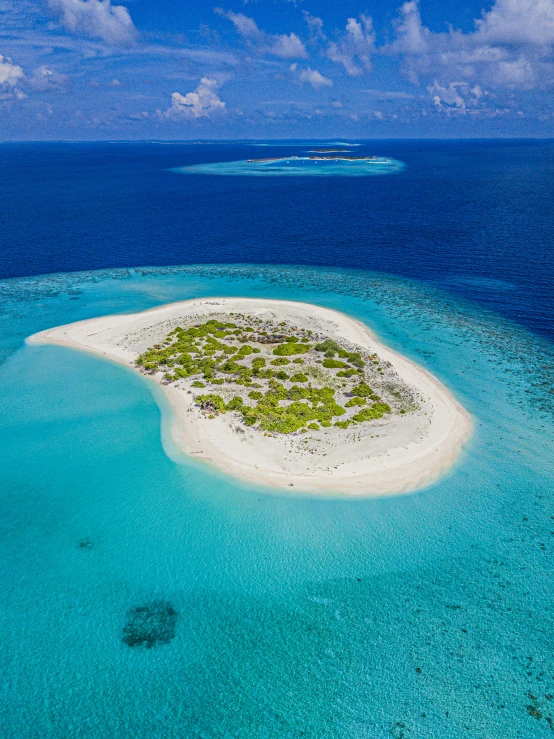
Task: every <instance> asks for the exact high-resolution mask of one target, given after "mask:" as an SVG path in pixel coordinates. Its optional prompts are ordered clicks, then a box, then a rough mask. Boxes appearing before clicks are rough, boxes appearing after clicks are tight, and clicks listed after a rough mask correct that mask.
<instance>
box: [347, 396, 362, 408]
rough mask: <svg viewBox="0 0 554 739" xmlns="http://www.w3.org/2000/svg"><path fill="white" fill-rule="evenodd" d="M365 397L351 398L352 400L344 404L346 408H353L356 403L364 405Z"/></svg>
mask: <svg viewBox="0 0 554 739" xmlns="http://www.w3.org/2000/svg"><path fill="white" fill-rule="evenodd" d="M365 402H366V401H365V398H360V397H357V398H352V400H349V401H348V403H346V404H345V407H346V408H353V407H354V406H356V405H365Z"/></svg>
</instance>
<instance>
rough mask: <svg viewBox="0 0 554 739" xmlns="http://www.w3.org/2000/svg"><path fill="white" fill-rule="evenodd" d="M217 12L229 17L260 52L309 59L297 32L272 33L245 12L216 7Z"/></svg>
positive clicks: (252, 46) (287, 57) (236, 28)
mask: <svg viewBox="0 0 554 739" xmlns="http://www.w3.org/2000/svg"><path fill="white" fill-rule="evenodd" d="M215 12H216V13H217V14H218V15H220V16H222V17H223V18H228V19H229V20H230V21H231V23H232V24H233V25H234V27H235V30H236V31H237V33H238V34H240V35H241V36H242V37H243V38H244V39H245V40H246V41H247V42H248V43H249V45H250V46H251V48H252V49H253V50H255V51H257V52H258V53H260V54H272V55H273V56H277V57H279V58H280V59H307V58H308V52H307V51H306V47H305V46H304V43H303V42H302V40H301V39H300V37H299V36H297V35H296V34H295V33H289V34H286V33H283V34H272V33H266V32H265V31H262V30H261V29H260V28H258V25H257V23H256V21H255V20H254V19H253V18H249V17H248V16H247V15H244V13H234V12H233V11H232V10H227V11H225V10H223V9H222V8H216V9H215Z"/></svg>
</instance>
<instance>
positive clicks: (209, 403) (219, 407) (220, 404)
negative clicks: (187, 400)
mask: <svg viewBox="0 0 554 739" xmlns="http://www.w3.org/2000/svg"><path fill="white" fill-rule="evenodd" d="M194 400H195V401H196V403H197V404H198V405H199V406H200V407H201V408H202V409H203V410H214V411H215V412H216V413H225V410H226V408H225V401H224V400H223V398H222V397H221V395H215V394H214V393H208V394H206V395H197V396H196V398H195V399H194Z"/></svg>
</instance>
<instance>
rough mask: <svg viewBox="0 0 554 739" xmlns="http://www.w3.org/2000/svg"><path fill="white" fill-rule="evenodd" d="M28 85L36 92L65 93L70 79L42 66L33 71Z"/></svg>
mask: <svg viewBox="0 0 554 739" xmlns="http://www.w3.org/2000/svg"><path fill="white" fill-rule="evenodd" d="M28 84H29V86H30V87H31V88H32V89H33V90H35V91H36V92H67V91H68V89H69V87H70V86H71V79H70V78H69V77H68V75H66V74H60V73H59V72H56V71H55V70H54V69H51V68H50V67H47V66H46V65H44V64H43V65H42V66H40V67H37V69H35V70H34V72H33V74H32V76H31V77H29V79H28Z"/></svg>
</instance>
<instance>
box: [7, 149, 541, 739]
mask: <svg viewBox="0 0 554 739" xmlns="http://www.w3.org/2000/svg"><path fill="white" fill-rule="evenodd" d="M357 143H360V144H361V145H360V146H358V147H356V154H357V155H358V154H371V155H373V154H376V155H380V156H383V157H394V158H395V159H396V160H399V161H401V162H403V163H404V165H405V166H404V168H403V169H401V170H398V171H396V172H394V173H390V174H383V175H380V176H375V177H373V176H372V177H348V176H329V177H326V176H320V177H310V176H306V177H300V176H295V177H285V176H268V177H248V176H240V175H237V174H236V167H235V165H230V164H228V163H229V162H234V161H236V160H244V159H248V158H252V157H261V156H263V157H272V156H282V155H283V148H284V147H283V146H282V145H281V146H277V145H276V144H272V145H270V146H263V147H261V146H256V145H255V143H254V142H251V143H249V144H236V143H229V144H223V143H218V144H213V143H211V144H210V143H197V144H183V143H175V144H173V143H168V144H159V143H146V144H137V143H129V144H124V143H113V144H111V143H103V144H69V143H68V144H9V145H8V144H5V145H1V146H0V168H1V169H2V182H3V197H2V198H1V199H0V223H1V229H0V277H1V278H2V279H0V583H1V593H0V634H1V635H2V642H1V648H0V737H2V739H4V738H5V739H81V738H86V739H97V738H98V737H102V738H103V739H104V738H112V737H113V738H114V739H119V738H120V737H121V738H127V737H133V738H134V739H166V738H167V739H300V737H304V738H306V739H308V738H309V739H346V738H348V739H350V738H352V739H390V737H393V739H458V738H460V739H462V738H463V737H464V738H469V739H499V737H502V738H504V737H507V738H508V737H509V738H510V739H511V738H512V737H514V738H520V739H534V738H535V737H537V738H538V739H540V737H548V736H551V735H552V732H553V731H554V658H553V655H554V628H553V627H554V624H553V615H554V598H553V592H554V590H553V566H552V565H553V556H554V505H553V503H554V500H553V494H554V466H553V464H552V459H553V452H554V377H553V374H554V373H553V369H554V344H553V341H554V320H553V313H554V310H553V309H554V256H553V250H552V245H553V236H554V229H553V226H554V214H553V210H554V209H553V208H552V200H553V197H552V195H553V189H554V186H553V184H552V183H553V182H554V143H552V142H543V141H507V142H505V141H503V142H486V141H471V142H467V141H465V142H460V141H448V142H446V141H444V142H440V141H417V142H406V141H380V142H357ZM285 148H286V149H287V151H290V152H291V153H295V152H303V151H305V150H306V149H307V148H308V144H307V142H291V143H287V144H286V145H285ZM217 162H222V163H227V164H224V165H222V171H224V172H226V174H218V175H215V174H214V175H206V174H190V173H185V174H183V173H179V172H176V171H174V170H175V168H180V167H191V166H192V165H204V164H214V163H217ZM233 172H235V174H233ZM217 295H243V296H249V297H268V298H269V297H272V298H283V299H295V300H305V301H308V302H312V303H317V304H320V305H324V306H328V307H331V308H335V309H338V310H342V311H344V312H346V313H348V314H350V315H352V316H354V317H356V318H358V319H360V320H362V321H364V322H365V323H366V324H367V325H368V326H370V327H371V328H372V330H374V331H375V332H376V333H377V334H378V335H379V337H380V339H381V340H382V341H384V342H385V343H387V344H388V345H390V346H391V347H392V348H394V349H396V350H397V351H400V352H402V353H403V354H405V355H407V356H409V357H410V358H412V359H413V360H414V361H417V362H418V363H420V364H421V365H422V366H424V367H425V368H427V369H428V370H430V371H431V372H432V373H434V374H435V375H436V376H437V377H439V378H440V379H441V380H442V381H443V382H444V383H445V384H446V385H447V386H448V387H449V388H450V389H451V391H452V392H453V393H454V394H455V396H456V397H457V399H458V400H459V401H460V402H461V403H462V404H463V405H464V406H465V407H466V408H467V409H468V411H469V412H470V413H471V414H472V416H473V420H474V433H473V436H472V438H471V440H470V442H469V444H468V445H467V448H466V449H465V451H464V453H463V455H462V458H461V459H460V461H459V462H458V463H457V464H456V465H455V467H454V468H453V469H452V470H451V471H450V472H449V473H448V474H446V475H445V476H444V477H443V478H442V479H441V480H440V481H439V482H437V483H436V484H434V485H432V486H430V487H428V488H427V489H425V490H422V491H419V492H417V493H414V494H411V495H403V496H396V497H388V498H379V499H362V500H358V499H357V500H348V499H346V498H344V497H343V498H341V497H337V498H335V499H329V498H325V499H323V498H321V499H318V498H314V497H310V496H292V495H289V494H285V493H283V494H281V493H279V491H272V492H268V491H267V490H265V489H262V488H255V487H252V486H248V485H245V484H243V483H241V482H238V481H236V480H234V479H232V478H230V477H226V476H224V475H222V474H220V473H218V472H215V471H214V470H212V469H211V468H209V467H207V466H204V465H203V464H202V463H199V462H197V461H194V460H190V459H183V458H182V457H179V456H177V455H175V454H174V453H173V450H172V448H171V444H170V442H169V441H168V438H167V436H168V434H167V426H168V418H169V410H168V408H167V406H166V404H165V402H164V399H163V397H161V394H160V393H158V392H156V391H155V390H153V388H152V387H151V384H152V383H148V382H147V381H146V380H145V379H144V378H143V377H141V376H139V375H137V374H135V373H134V372H132V371H129V370H127V369H125V368H123V367H121V366H118V365H113V364H111V363H109V362H106V361H103V360H101V359H99V358H96V357H93V356H89V355H85V354H81V353H79V352H75V351H72V350H69V349H66V348H63V347H56V346H32V345H26V344H25V338H26V337H27V336H29V335H30V334H32V333H35V332H37V331H40V330H43V329H45V328H47V327H50V326H56V325H60V324H63V323H69V322H72V321H77V320H82V319H86V318H89V317H92V316H97V315H102V314H110V313H115V312H128V311H131V312H132V311H139V310H144V309H146V308H149V307H152V306H155V305H160V304H163V303H166V302H169V301H174V300H183V299H189V298H194V297H201V296H217ZM145 622H147V624H148V625H149V628H150V630H151V631H152V630H153V632H154V633H155V634H157V635H158V636H159V638H158V639H157V640H156V643H155V644H154V645H153V646H152V648H146V647H145V646H144V645H142V646H140V645H139V646H137V645H136V644H133V642H132V640H129V638H128V637H129V634H130V633H131V634H132V633H134V632H136V631H137V629H138V630H139V631H140V628H141V624H144V623H145Z"/></svg>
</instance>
